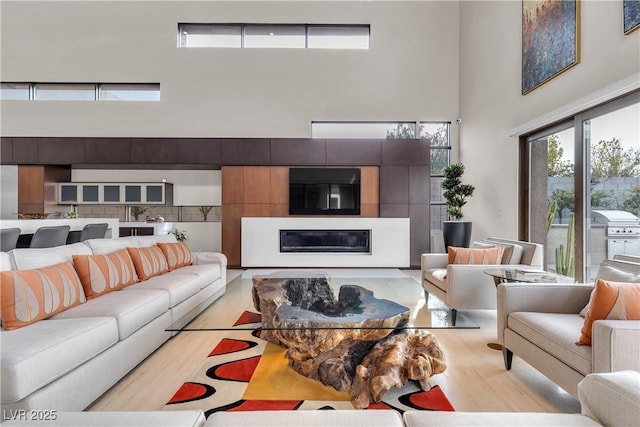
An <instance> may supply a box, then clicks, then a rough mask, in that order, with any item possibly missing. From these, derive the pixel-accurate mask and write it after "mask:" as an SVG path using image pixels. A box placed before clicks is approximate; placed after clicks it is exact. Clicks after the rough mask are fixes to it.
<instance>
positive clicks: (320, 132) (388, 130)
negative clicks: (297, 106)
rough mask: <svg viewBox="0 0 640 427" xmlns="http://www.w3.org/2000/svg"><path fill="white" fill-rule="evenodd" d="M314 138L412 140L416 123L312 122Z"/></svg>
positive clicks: (414, 135)
mask: <svg viewBox="0 0 640 427" xmlns="http://www.w3.org/2000/svg"><path fill="white" fill-rule="evenodd" d="M311 137H312V138H369V139H412V138H415V137H416V124H415V122H312V123H311Z"/></svg>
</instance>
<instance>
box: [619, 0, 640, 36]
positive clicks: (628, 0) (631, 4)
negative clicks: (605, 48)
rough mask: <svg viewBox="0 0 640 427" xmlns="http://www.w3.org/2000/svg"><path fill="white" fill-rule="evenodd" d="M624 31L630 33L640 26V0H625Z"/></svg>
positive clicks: (623, 12) (623, 4) (623, 3)
mask: <svg viewBox="0 0 640 427" xmlns="http://www.w3.org/2000/svg"><path fill="white" fill-rule="evenodd" d="M622 14H623V15H624V33H625V34H629V33H631V32H633V31H635V30H637V29H638V28H640V0H623V2H622Z"/></svg>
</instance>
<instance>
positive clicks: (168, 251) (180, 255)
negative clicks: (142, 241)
mask: <svg viewBox="0 0 640 427" xmlns="http://www.w3.org/2000/svg"><path fill="white" fill-rule="evenodd" d="M156 245H158V247H159V248H160V250H161V251H162V253H163V254H164V256H165V258H167V263H168V264H169V271H171V270H175V269H176V268H180V267H185V266H187V265H191V264H193V258H192V256H191V249H190V248H189V245H187V244H186V243H185V242H178V243H156Z"/></svg>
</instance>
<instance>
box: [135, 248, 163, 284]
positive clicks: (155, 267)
mask: <svg viewBox="0 0 640 427" xmlns="http://www.w3.org/2000/svg"><path fill="white" fill-rule="evenodd" d="M127 250H128V251H129V255H131V259H132V260H133V265H134V266H135V267H136V272H137V273H138V277H139V278H140V280H147V279H148V278H150V277H153V276H158V275H160V274H162V273H166V272H167V271H169V264H167V259H166V258H165V257H164V254H163V253H162V250H161V249H160V248H159V247H157V246H150V247H148V248H130V247H127Z"/></svg>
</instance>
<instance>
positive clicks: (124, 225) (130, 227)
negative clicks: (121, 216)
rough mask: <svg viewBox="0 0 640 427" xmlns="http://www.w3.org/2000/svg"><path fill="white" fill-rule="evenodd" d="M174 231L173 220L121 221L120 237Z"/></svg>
mask: <svg viewBox="0 0 640 427" xmlns="http://www.w3.org/2000/svg"><path fill="white" fill-rule="evenodd" d="M172 231H173V222H145V221H129V222H124V221H123V222H120V233H119V235H120V237H124V236H141V235H160V234H169V233H171V232H172Z"/></svg>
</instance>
